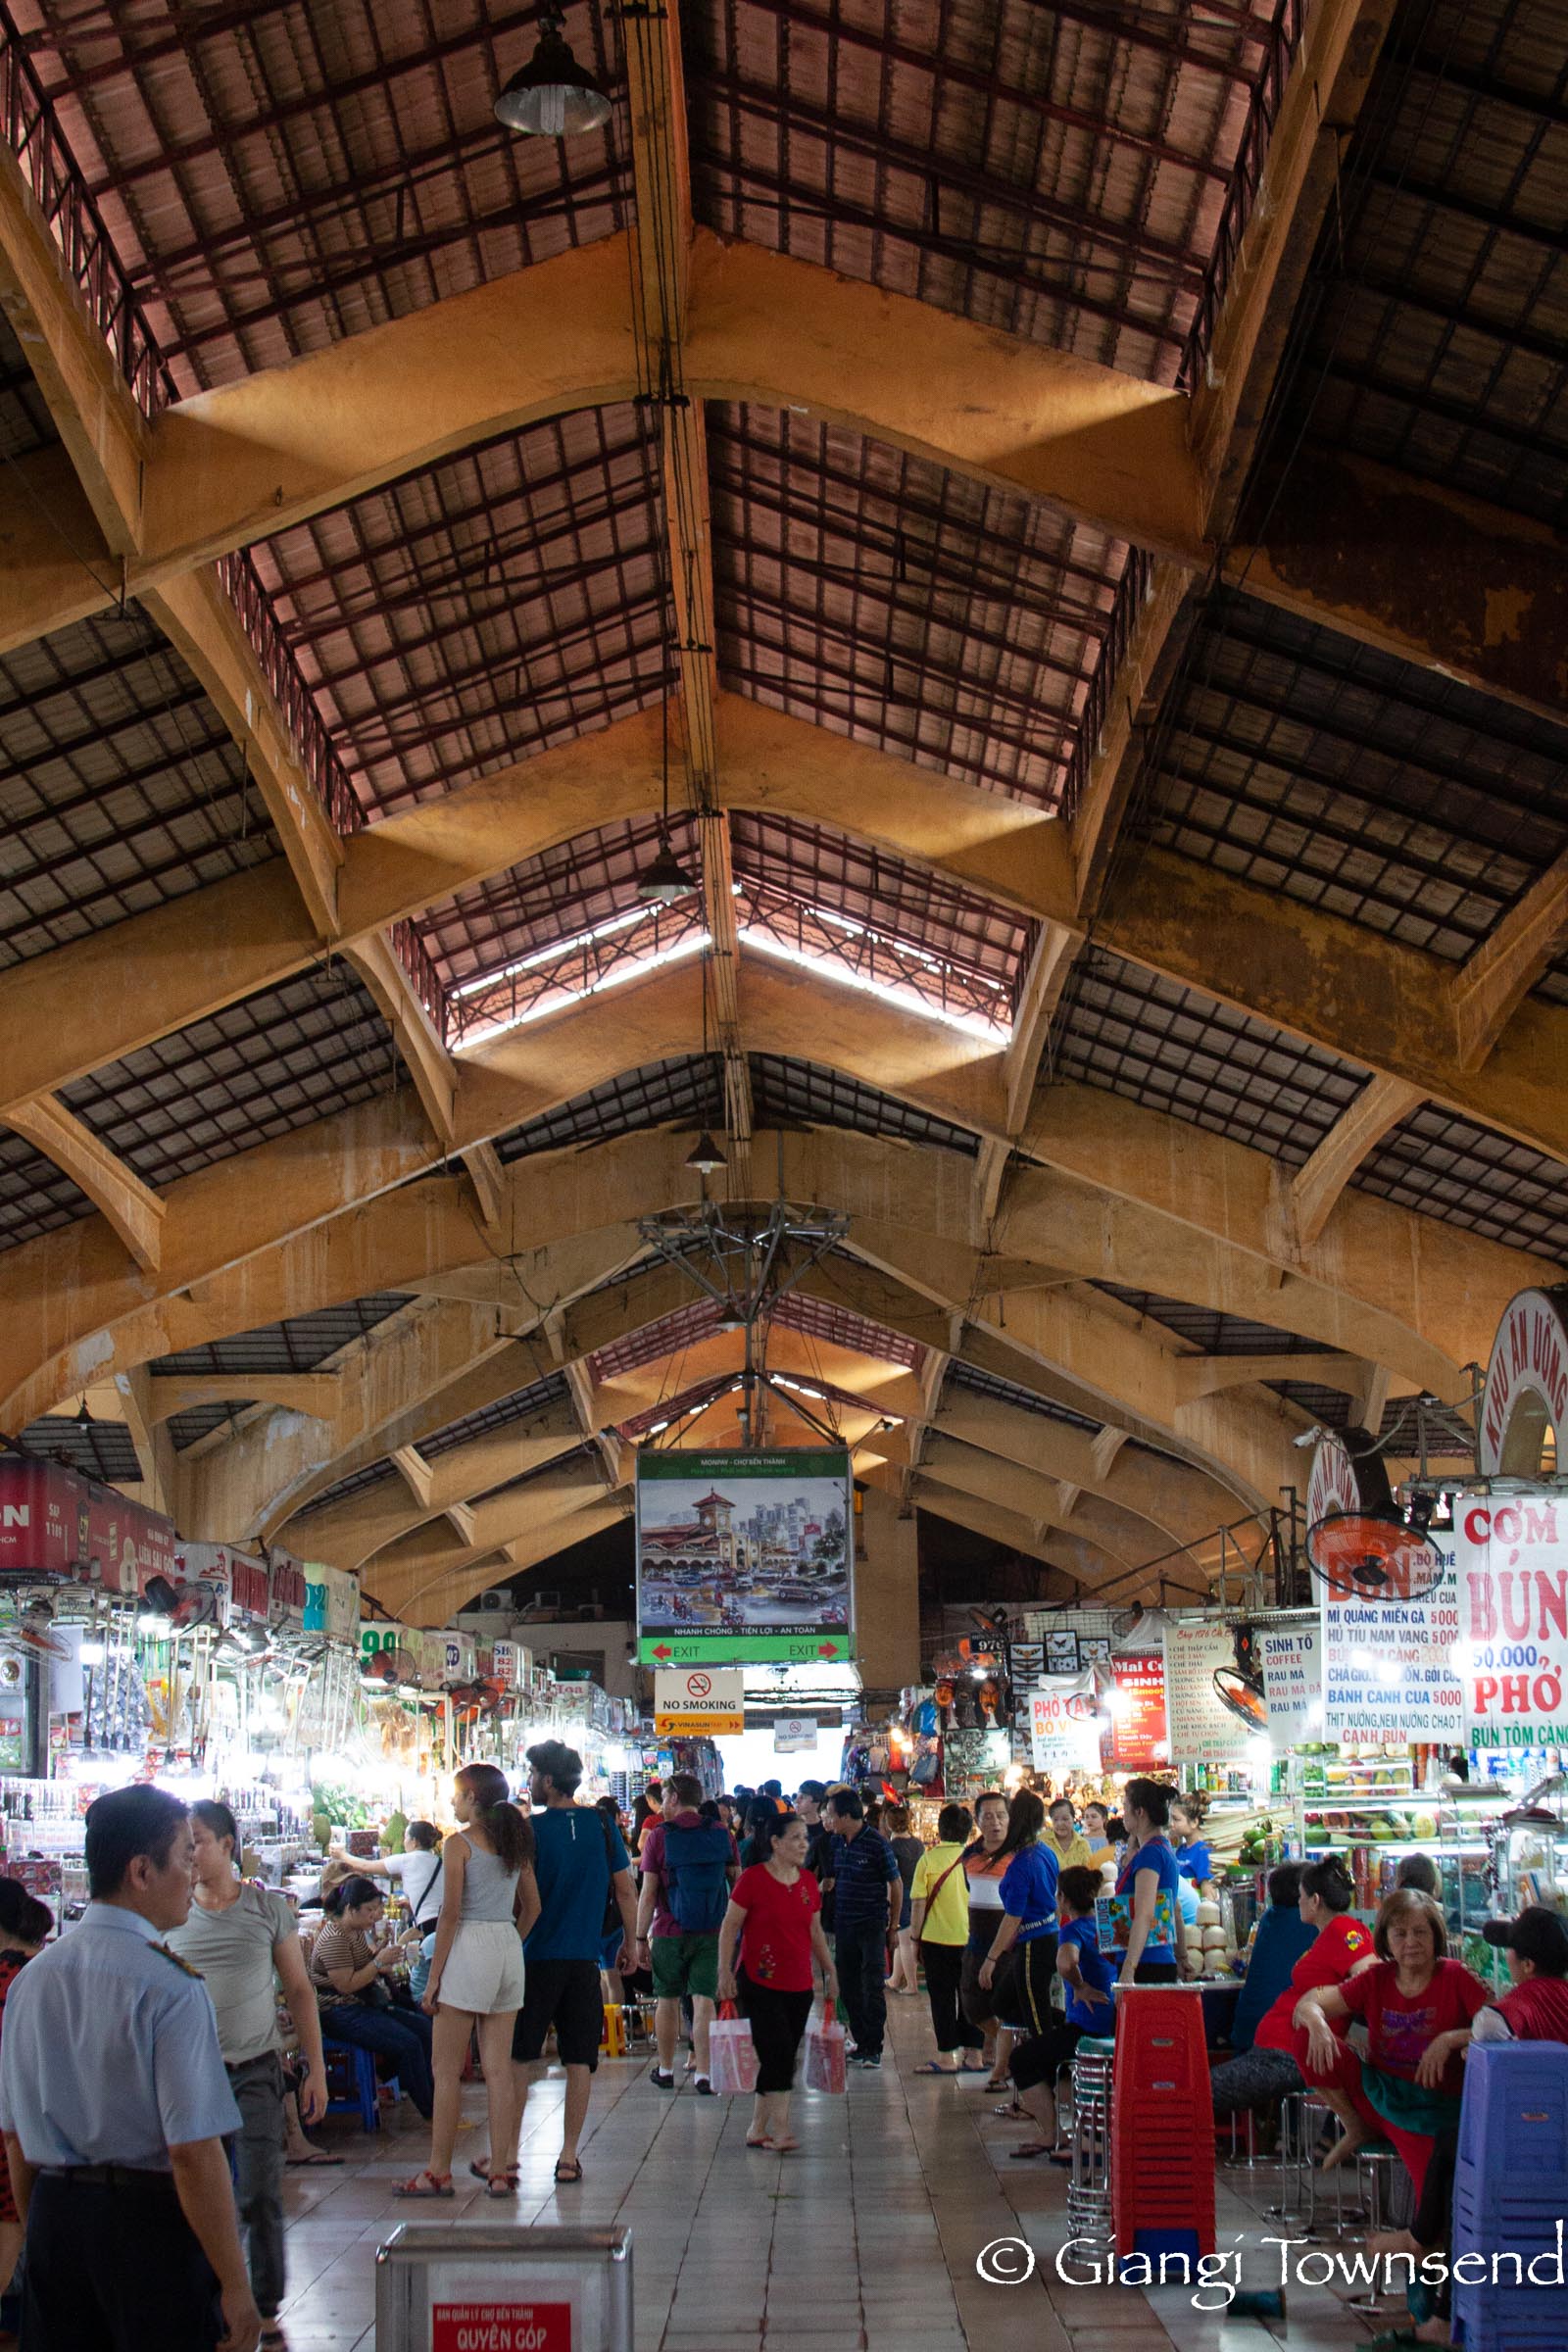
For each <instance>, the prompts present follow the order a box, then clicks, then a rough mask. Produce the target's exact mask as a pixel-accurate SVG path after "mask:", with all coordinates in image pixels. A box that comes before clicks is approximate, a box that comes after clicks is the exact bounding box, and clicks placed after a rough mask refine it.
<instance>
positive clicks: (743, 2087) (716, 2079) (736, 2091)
mask: <svg viewBox="0 0 1568 2352" xmlns="http://www.w3.org/2000/svg"><path fill="white" fill-rule="evenodd" d="M708 2055H709V2080H710V2082H711V2083H712V2085H713V2089H714V2091H715V2092H716V2093H717V2094H718V2095H719V2096H720V2097H721V2098H731V2099H734V2098H741V2097H745V2096H749V2095H750V2093H751V2092H753V2091H754V2090H755V2089H756V2088H757V2044H756V2043H755V2042H754V2041H753V2039H752V2029H751V2027H750V2026H749V2025H748V2024H747V2022H746V2020H745V2018H744V2017H742V2016H740V2014H739V2013H738V2012H737V2010H736V2007H735V2004H734V2002H733V2001H720V2003H719V2005H718V2015H717V2017H715V2018H714V2020H713V2023H712V2025H711V2027H710V2028H709V2035H708Z"/></svg>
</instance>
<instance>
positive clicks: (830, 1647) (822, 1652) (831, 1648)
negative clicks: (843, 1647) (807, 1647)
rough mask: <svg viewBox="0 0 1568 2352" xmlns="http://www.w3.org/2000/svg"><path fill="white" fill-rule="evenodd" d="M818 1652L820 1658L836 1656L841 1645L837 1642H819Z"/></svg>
mask: <svg viewBox="0 0 1568 2352" xmlns="http://www.w3.org/2000/svg"><path fill="white" fill-rule="evenodd" d="M816 1654H817V1656H818V1657H819V1658H836V1657H837V1656H838V1654H839V1645H838V1643H837V1642H818V1643H817V1645H816Z"/></svg>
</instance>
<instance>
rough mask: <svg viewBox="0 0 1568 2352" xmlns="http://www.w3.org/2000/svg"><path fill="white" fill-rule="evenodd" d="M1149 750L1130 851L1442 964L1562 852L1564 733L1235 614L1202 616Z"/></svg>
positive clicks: (1251, 614)
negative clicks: (1314, 911)
mask: <svg viewBox="0 0 1568 2352" xmlns="http://www.w3.org/2000/svg"><path fill="white" fill-rule="evenodd" d="M1153 742H1154V747H1155V748H1154V751H1153V754H1152V759H1151V760H1150V762H1149V766H1148V768H1147V770H1146V773H1145V777H1144V780H1143V784H1142V789H1141V797H1140V809H1139V814H1138V818H1137V826H1138V829H1139V830H1140V831H1141V832H1144V833H1147V834H1148V835H1150V836H1151V837H1152V839H1154V840H1155V841H1157V842H1159V843H1161V844H1162V845H1164V846H1165V847H1168V848H1171V849H1175V850H1178V851H1180V852H1181V854H1182V855H1183V856H1184V857H1187V858H1197V859H1199V860H1200V861H1201V862H1202V863H1204V864H1211V865H1215V866H1218V867H1219V868H1220V869H1221V870H1222V871H1224V872H1226V873H1230V874H1237V875H1240V876H1242V877H1243V878H1244V879H1245V880H1248V881H1250V882H1255V883H1257V884H1259V885H1260V886H1261V887H1262V888H1264V889H1267V890H1279V891H1283V892H1284V893H1285V894H1286V895H1287V896H1288V897H1290V898H1293V899H1299V900H1301V901H1302V902H1304V903H1305V904H1306V905H1308V906H1312V907H1323V908H1324V909H1325V910H1326V911H1327V912H1329V913H1331V914H1339V915H1345V916H1348V918H1349V919H1350V920H1351V921H1353V922H1358V923H1365V924H1367V925H1368V926H1369V927H1370V928H1372V929H1374V930H1377V931H1381V932H1383V933H1385V934H1387V935H1388V936H1389V937H1391V938H1395V939H1398V940H1402V941H1403V942H1404V943H1405V944H1406V945H1407V946H1410V947H1414V948H1424V949H1427V950H1428V951H1429V952H1430V953H1431V954H1433V955H1436V956H1444V957H1446V958H1448V959H1450V960H1458V959H1462V958H1463V957H1464V956H1467V955H1469V954H1470V953H1471V952H1472V950H1473V949H1474V948H1475V947H1476V946H1477V945H1478V944H1479V942H1480V941H1481V940H1482V939H1484V938H1485V937H1486V935H1487V933H1488V932H1489V931H1490V930H1491V929H1492V928H1493V926H1494V925H1495V923H1496V922H1497V920H1498V919H1499V918H1500V916H1501V915H1502V914H1503V913H1504V912H1505V911H1506V910H1507V908H1508V907H1510V906H1512V905H1513V904H1514V902H1515V901H1516V900H1517V899H1518V898H1519V897H1520V896H1521V895H1522V894H1523V892H1524V891H1526V890H1527V889H1528V888H1529V886H1530V884H1531V882H1532V881H1534V880H1535V878H1536V876H1537V875H1538V874H1540V873H1542V872H1543V871H1544V869H1545V868H1546V867H1547V866H1548V865H1550V864H1551V862H1552V861H1553V859H1554V858H1557V857H1558V856H1560V855H1561V854H1562V852H1563V851H1564V850H1565V849H1568V727H1562V726H1553V725H1552V724H1551V723H1550V722H1549V721H1548V720H1546V719H1544V718H1538V717H1536V716H1534V715H1533V714H1532V713H1530V712H1529V711H1522V710H1516V709H1514V708H1513V707H1511V706H1510V705H1507V704H1501V703H1497V702H1495V701H1493V700H1492V699H1491V698H1490V697H1488V696H1486V695H1483V694H1478V693H1477V692H1475V691H1474V689H1473V688H1470V687H1467V686H1461V685H1459V684H1457V683H1456V682H1455V681H1454V680H1452V679H1450V678H1446V677H1444V675H1443V674H1442V672H1441V671H1440V670H1436V669H1430V668H1429V669H1418V668H1416V667H1415V666H1414V665H1413V664H1411V663H1409V662H1400V661H1397V660H1396V659H1395V658H1394V657H1393V656H1391V655H1388V654H1383V653H1377V652H1374V651H1373V650H1372V649H1371V648H1370V647H1368V646H1364V645H1358V644H1357V643H1356V642H1355V641H1354V639H1353V638H1349V637H1343V636H1339V635H1337V634H1335V633H1334V632H1333V631H1331V630H1328V629H1325V628H1319V627H1313V626H1312V625H1311V624H1309V623H1308V622H1305V621H1300V620H1297V619H1296V618H1294V617H1293V616H1292V615H1291V614H1290V613H1284V612H1281V611H1279V610H1277V609H1275V608H1272V607H1269V606H1266V605H1262V604H1259V603H1257V602H1256V601H1255V600H1254V599H1253V598H1250V597H1246V596H1235V595H1227V594H1220V595H1217V596H1213V597H1210V598H1209V599H1208V600H1207V602H1206V604H1205V606H1204V609H1203V613H1202V615H1201V620H1200V623H1199V626H1198V628H1197V629H1196V630H1195V632H1194V634H1193V637H1192V640H1191V641H1190V643H1189V645H1188V648H1187V651H1186V655H1185V658H1184V660H1183V662H1182V666H1181V671H1180V675H1179V678H1178V680H1177V682H1176V684H1175V685H1174V686H1173V688H1172V690H1171V692H1170V694H1169V696H1168V698H1167V701H1166V706H1165V709H1164V711H1163V712H1162V714H1161V718H1160V722H1159V725H1158V727H1157V728H1156V730H1155V733H1154V738H1153ZM1136 870H1137V869H1136V865H1135V863H1134V862H1133V861H1131V860H1129V862H1128V864H1127V866H1126V867H1125V869H1124V871H1125V873H1126V876H1127V880H1128V886H1129V887H1135V886H1136Z"/></svg>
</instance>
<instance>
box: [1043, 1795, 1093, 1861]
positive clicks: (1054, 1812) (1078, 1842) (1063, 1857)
mask: <svg viewBox="0 0 1568 2352" xmlns="http://www.w3.org/2000/svg"><path fill="white" fill-rule="evenodd" d="M1041 1843H1042V1844H1043V1845H1049V1846H1050V1848H1051V1850H1052V1852H1053V1853H1054V1855H1055V1857H1056V1875H1057V1877H1058V1878H1059V1877H1060V1875H1061V1873H1062V1872H1063V1871H1064V1870H1086V1869H1088V1868H1089V1867H1090V1855H1089V1840H1088V1839H1087V1838H1082V1837H1080V1836H1079V1834H1078V1824H1077V1822H1076V1821H1075V1820H1074V1818H1073V1810H1072V1798H1071V1797H1070V1796H1054V1797H1053V1798H1052V1800H1051V1807H1050V1811H1049V1812H1048V1813H1047V1815H1046V1830H1045V1836H1044V1837H1043V1838H1042V1839H1041Z"/></svg>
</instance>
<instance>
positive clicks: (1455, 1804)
mask: <svg viewBox="0 0 1568 2352" xmlns="http://www.w3.org/2000/svg"><path fill="white" fill-rule="evenodd" d="M1513 1802H1514V1799H1513V1798H1512V1797H1511V1795H1510V1794H1509V1792H1508V1791H1507V1790H1506V1789H1503V1788H1502V1787H1500V1786H1499V1785H1498V1784H1497V1783H1495V1782H1482V1783H1480V1784H1479V1785H1474V1786H1464V1785H1460V1784H1455V1783H1453V1782H1448V1781H1445V1782H1443V1783H1442V1784H1441V1785H1440V1786H1438V1787H1436V1788H1417V1787H1416V1785H1415V1776H1414V1771H1413V1767H1412V1764H1411V1760H1410V1755H1409V1751H1408V1749H1405V1748H1399V1749H1391V1750H1388V1751H1386V1752H1385V1753H1384V1754H1382V1755H1371V1754H1366V1753H1358V1754H1356V1755H1355V1756H1354V1757H1353V1758H1347V1757H1344V1756H1342V1755H1341V1754H1340V1752H1339V1750H1337V1749H1322V1748H1318V1749H1302V1750H1299V1752H1297V1753H1296V1754H1295V1755H1293V1757H1292V1759H1291V1804H1292V1813H1293V1818H1294V1824H1295V1835H1294V1838H1293V1843H1294V1845H1295V1849H1296V1851H1297V1852H1298V1853H1299V1854H1301V1855H1302V1856H1303V1857H1304V1858H1305V1859H1306V1860H1307V1861H1310V1860H1311V1858H1312V1856H1313V1854H1314V1853H1338V1854H1342V1855H1343V1856H1344V1857H1345V1858H1346V1861H1347V1864H1348V1869H1349V1872H1350V1877H1351V1880H1352V1882H1353V1884H1354V1887H1355V1899H1356V1907H1357V1909H1358V1910H1362V1911H1366V1912H1368V1913H1370V1912H1373V1911H1375V1910H1376V1909H1377V1906H1378V1904H1379V1903H1380V1902H1381V1901H1382V1899H1383V1897H1384V1895H1385V1894H1387V1893H1388V1892H1389V1891H1390V1890H1391V1888H1392V1887H1393V1886H1394V1882H1395V1878H1396V1876H1397V1871H1398V1867H1399V1864H1400V1862H1401V1861H1402V1860H1403V1859H1404V1857H1405V1856H1406V1855H1407V1854H1412V1853H1423V1854H1427V1855H1429V1856H1430V1857H1431V1859H1432V1861H1433V1862H1434V1864H1435V1865H1436V1867H1437V1872H1438V1879H1439V1899H1440V1901H1441V1902H1442V1904H1443V1910H1444V1916H1445V1918H1446V1922H1447V1926H1448V1933H1449V1935H1450V1936H1451V1937H1452V1938H1453V1942H1454V1948H1455V1950H1456V1952H1457V1951H1458V1950H1460V1948H1461V1947H1463V1948H1464V1950H1465V1954H1466V1956H1467V1957H1468V1956H1469V1950H1470V1947H1471V1946H1475V1947H1476V1948H1478V1949H1479V1950H1480V1951H1485V1950H1486V1949H1487V1948H1488V1947H1487V1946H1486V1945H1484V1944H1483V1943H1482V1941H1481V1926H1482V1923H1483V1922H1484V1921H1485V1920H1487V1919H1488V1918H1490V1917H1491V1916H1492V1915H1493V1913H1494V1911H1495V1908H1496V1905H1495V1892H1494V1886H1495V1872H1494V1863H1493V1838H1494V1833H1495V1829H1496V1826H1497V1823H1498V1821H1499V1819H1500V1818H1501V1816H1502V1814H1503V1813H1504V1811H1505V1810H1506V1809H1507V1808H1508V1807H1509V1806H1510V1805H1511V1804H1512V1803H1513Z"/></svg>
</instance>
